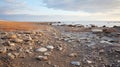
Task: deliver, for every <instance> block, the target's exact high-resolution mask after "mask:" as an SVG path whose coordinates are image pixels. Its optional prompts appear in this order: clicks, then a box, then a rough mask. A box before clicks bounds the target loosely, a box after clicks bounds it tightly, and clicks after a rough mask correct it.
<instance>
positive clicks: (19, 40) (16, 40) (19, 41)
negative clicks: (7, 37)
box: [13, 39, 23, 43]
mask: <svg viewBox="0 0 120 67" xmlns="http://www.w3.org/2000/svg"><path fill="white" fill-rule="evenodd" d="M13 41H14V42H16V43H21V42H23V40H22V39H15V40H13Z"/></svg>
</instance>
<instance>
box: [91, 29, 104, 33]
mask: <svg viewBox="0 0 120 67" xmlns="http://www.w3.org/2000/svg"><path fill="white" fill-rule="evenodd" d="M92 32H103V30H102V29H92Z"/></svg>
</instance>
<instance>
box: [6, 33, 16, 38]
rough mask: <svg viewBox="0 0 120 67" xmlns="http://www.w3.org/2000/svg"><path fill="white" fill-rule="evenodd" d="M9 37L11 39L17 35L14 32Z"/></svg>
mask: <svg viewBox="0 0 120 67" xmlns="http://www.w3.org/2000/svg"><path fill="white" fill-rule="evenodd" d="M8 38H10V39H16V38H17V36H16V34H12V35H9V36H8Z"/></svg>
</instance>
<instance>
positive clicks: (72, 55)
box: [69, 53, 77, 57]
mask: <svg viewBox="0 0 120 67" xmlns="http://www.w3.org/2000/svg"><path fill="white" fill-rule="evenodd" d="M76 56H77V53H71V54H69V57H76Z"/></svg>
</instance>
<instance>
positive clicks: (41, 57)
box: [36, 56, 48, 61]
mask: <svg viewBox="0 0 120 67" xmlns="http://www.w3.org/2000/svg"><path fill="white" fill-rule="evenodd" d="M36 59H37V60H40V61H47V60H48V57H47V56H38V57H36Z"/></svg>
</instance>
